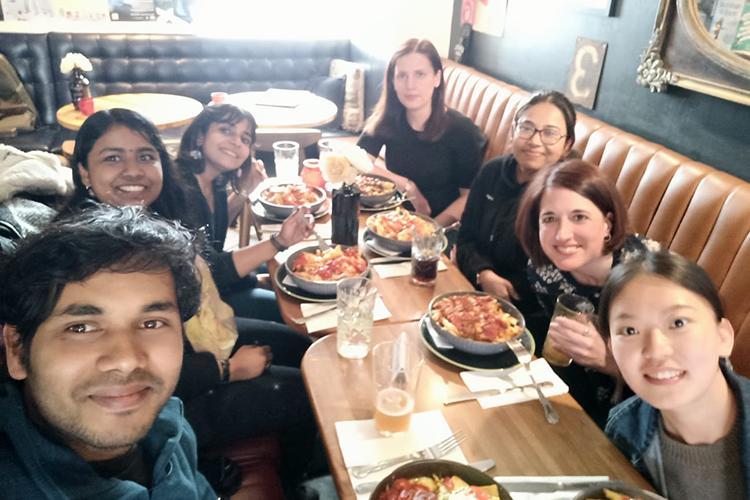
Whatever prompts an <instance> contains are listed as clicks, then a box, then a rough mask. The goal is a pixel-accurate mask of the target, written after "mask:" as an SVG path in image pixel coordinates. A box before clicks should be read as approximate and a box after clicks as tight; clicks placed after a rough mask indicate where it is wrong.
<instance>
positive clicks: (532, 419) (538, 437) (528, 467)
mask: <svg viewBox="0 0 750 500" xmlns="http://www.w3.org/2000/svg"><path fill="white" fill-rule="evenodd" d="M418 329H419V326H418V323H417V322H408V323H401V324H385V325H377V326H375V327H374V328H373V342H374V343H377V342H382V341H386V340H392V339H394V338H395V337H396V336H397V335H398V334H399V333H400V332H402V331H405V332H406V333H407V335H409V336H417V335H420V333H419V331H418ZM425 356H426V363H425V365H424V367H423V369H422V373H421V376H420V380H419V386H418V389H417V397H416V406H415V411H426V410H439V411H441V412H442V414H443V416H444V417H445V419H446V421H447V422H448V424H449V426H450V427H451V429H452V430H453V431H454V432H455V431H457V430H459V429H461V430H463V431H464V432H465V433H466V434H467V438H466V440H465V441H464V442H463V443H461V445H460V446H461V451H462V452H463V453H464V455H465V457H466V459H467V460H468V461H470V462H471V461H477V460H481V459H485V458H491V459H493V460H494V461H495V464H496V465H495V468H494V469H493V470H492V471H491V472H490V474H491V475H493V476H580V475H583V476H592V475H601V476H609V477H610V478H611V479H618V480H623V481H625V482H628V483H631V484H633V485H636V486H639V487H641V488H645V489H649V490H651V489H652V488H651V486H650V485H649V483H648V482H647V481H646V480H645V479H644V478H643V477H642V476H641V475H640V474H639V473H638V472H637V471H636V470H635V469H634V468H633V467H632V466H631V465H630V463H629V462H628V461H627V460H626V459H625V457H624V456H623V455H622V454H621V453H620V452H619V451H618V450H617V448H616V447H615V446H614V445H613V444H612V443H611V442H610V441H609V440H608V439H607V437H606V436H605V435H604V433H602V431H601V430H600V429H599V428H598V427H597V426H596V424H595V423H594V422H593V421H592V420H591V419H590V418H589V417H588V416H587V415H586V413H585V412H584V411H583V410H582V409H581V407H580V406H579V405H578V403H576V401H575V400H574V399H573V398H572V397H571V396H570V395H568V394H565V395H561V396H556V397H553V398H551V401H552V404H553V405H554V407H555V409H556V410H557V412H558V413H559V415H560V422H559V423H558V424H555V425H552V424H548V423H547V421H546V420H545V418H544V412H543V411H542V408H541V405H540V404H539V402H538V401H537V400H532V401H527V402H525V403H519V404H514V405H508V406H500V407H495V408H490V409H486V410H483V409H482V408H481V407H480V406H479V404H478V403H477V402H476V401H470V402H464V403H459V404H454V405H450V406H443V404H442V401H443V399H444V398H445V394H446V388H447V384H448V383H454V384H461V383H462V382H461V379H460V376H459V369H458V368H456V367H454V366H452V365H450V364H448V363H446V362H444V361H442V360H440V359H438V358H436V357H435V356H433V355H431V354H430V353H426V354H425ZM302 375H303V377H304V380H305V384H306V386H307V392H308V394H309V397H310V402H311V404H312V407H313V410H314V413H315V416H316V419H317V423H318V427H319V429H320V432H321V435H322V439H323V444H324V446H325V449H326V452H327V454H328V460H329V465H330V469H331V473H332V476H333V480H334V482H335V485H336V489H337V491H338V494H339V497H340V498H342V499H344V500H347V499H354V498H356V496H355V493H354V491H353V489H352V484H351V482H350V479H349V475H348V472H347V469H346V466H345V465H344V459H343V456H342V454H341V449H340V447H339V442H338V437H337V434H336V429H335V423H336V422H338V421H346V420H366V419H371V418H372V416H373V399H374V387H373V380H372V367H371V356H368V357H367V358H365V359H363V360H349V359H344V358H342V357H340V356H338V355H337V353H336V337H335V335H329V336H327V337H323V338H320V339H318V340H317V341H316V342H315V343H314V344H313V345H312V346H311V347H310V348H309V349H308V351H307V353H306V354H305V357H304V359H303V360H302Z"/></svg>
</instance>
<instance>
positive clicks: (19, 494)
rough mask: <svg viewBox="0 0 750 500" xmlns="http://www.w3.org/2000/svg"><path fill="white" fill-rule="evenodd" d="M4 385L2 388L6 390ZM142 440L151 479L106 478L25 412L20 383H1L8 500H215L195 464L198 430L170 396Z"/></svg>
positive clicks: (1, 463)
mask: <svg viewBox="0 0 750 500" xmlns="http://www.w3.org/2000/svg"><path fill="white" fill-rule="evenodd" d="M3 389H4V391H3ZM140 444H141V445H142V446H143V450H144V452H145V453H146V455H147V456H149V457H156V458H155V460H154V469H153V484H152V487H151V489H147V488H145V487H143V486H141V485H140V484H137V483H135V482H133V481H123V480H120V479H105V478H102V477H101V476H99V475H97V474H96V472H94V469H93V468H92V467H91V466H90V465H89V464H88V463H86V462H85V461H84V460H83V459H82V458H81V457H79V456H78V455H77V454H76V453H75V452H74V451H73V450H71V449H70V448H68V447H66V446H64V445H60V444H57V443H55V442H52V441H50V440H49V439H47V438H46V437H44V436H43V435H42V434H41V433H40V432H39V431H38V429H37V428H36V426H35V425H33V424H32V423H31V421H30V420H29V419H28V418H27V416H26V411H25V410H24V403H23V397H22V396H21V393H20V391H19V389H18V387H16V384H14V383H11V382H7V383H5V384H4V385H0V496H2V498H7V499H9V500H10V499H28V498H33V499H45V498H46V499H55V500H59V499H67V498H70V499H104V500H109V499H113V500H114V499H117V500H136V499H137V500H140V499H150V498H152V499H159V500H192V499H201V500H207V499H211V500H216V498H217V495H216V494H215V493H214V492H213V490H212V489H211V486H209V484H208V482H207V481H206V479H205V478H204V477H203V475H201V474H200V473H199V472H198V471H197V469H196V462H197V455H196V443H195V434H193V430H192V429H191V428H190V426H189V425H188V423H187V421H186V420H185V418H184V417H183V416H182V402H181V401H180V400H179V399H176V398H171V399H170V400H169V401H168V402H167V404H166V405H165V406H164V408H163V409H162V410H161V412H160V413H159V415H158V416H157V417H156V421H155V422H154V425H153V426H152V427H151V430H150V431H149V433H148V434H147V435H146V437H144V438H143V439H142V440H141V442H140Z"/></svg>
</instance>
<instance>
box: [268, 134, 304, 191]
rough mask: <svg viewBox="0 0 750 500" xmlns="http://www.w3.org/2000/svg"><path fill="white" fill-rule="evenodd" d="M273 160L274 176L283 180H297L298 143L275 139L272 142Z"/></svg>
mask: <svg viewBox="0 0 750 500" xmlns="http://www.w3.org/2000/svg"><path fill="white" fill-rule="evenodd" d="M273 162H274V164H275V166H276V177H278V178H279V179H281V180H284V181H290V182H293V181H296V180H299V143H297V142H294V141H276V142H274V143H273Z"/></svg>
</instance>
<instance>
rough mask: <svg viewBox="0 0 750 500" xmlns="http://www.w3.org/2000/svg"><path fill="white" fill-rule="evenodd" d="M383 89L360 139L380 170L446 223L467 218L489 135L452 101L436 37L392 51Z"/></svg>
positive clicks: (419, 206) (414, 201) (420, 206)
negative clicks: (467, 206)
mask: <svg viewBox="0 0 750 500" xmlns="http://www.w3.org/2000/svg"><path fill="white" fill-rule="evenodd" d="M384 80H385V81H384V82H383V93H382V94H381V96H380V100H379V101H378V104H377V105H376V106H375V111H374V112H373V114H372V116H371V117H370V119H369V120H368V121H367V124H366V125H365V130H364V132H363V134H362V136H361V137H360V138H359V141H358V143H357V144H358V145H359V146H361V147H362V149H364V150H365V151H367V153H368V154H370V155H371V156H372V157H373V158H376V157H377V156H378V154H379V153H380V151H381V149H382V148H383V147H385V165H382V164H380V165H378V162H376V163H375V167H376V168H375V171H376V173H378V174H381V175H384V176H386V177H388V178H390V179H391V180H393V182H395V184H396V186H397V187H398V189H399V190H400V191H401V192H402V193H404V195H405V196H406V197H407V198H409V200H410V201H411V204H412V205H413V206H414V209H415V210H416V211H417V212H419V213H422V214H426V215H429V216H431V217H434V218H435V220H436V221H437V222H438V223H439V224H441V225H443V226H445V225H448V224H450V223H452V222H455V221H457V220H459V219H460V218H461V213H462V212H463V210H464V205H465V204H466V197H467V196H468V192H469V187H470V186H471V182H472V180H473V179H474V177H475V176H476V175H477V172H478V171H479V167H480V165H481V163H482V154H483V151H484V146H485V145H486V139H485V137H484V135H482V132H481V131H480V130H479V128H478V127H477V126H476V125H474V123H473V122H472V121H471V120H470V119H468V118H467V117H465V116H463V115H462V114H461V113H459V112H457V111H455V110H452V109H448V108H447V106H446V105H445V79H444V78H443V64H442V62H441V60H440V55H439V54H438V51H437V49H435V46H434V45H433V44H432V43H431V42H430V41H429V40H419V39H416V38H412V39H410V40H407V41H406V42H405V43H404V44H403V45H402V46H401V48H400V49H399V50H397V51H396V53H395V54H393V56H392V57H391V60H390V62H389V63H388V67H387V69H386V72H385V79H384Z"/></svg>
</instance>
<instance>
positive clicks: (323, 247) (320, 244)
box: [312, 229, 331, 252]
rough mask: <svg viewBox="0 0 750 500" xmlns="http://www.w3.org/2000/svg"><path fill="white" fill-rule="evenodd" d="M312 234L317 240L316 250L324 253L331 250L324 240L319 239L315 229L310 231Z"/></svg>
mask: <svg viewBox="0 0 750 500" xmlns="http://www.w3.org/2000/svg"><path fill="white" fill-rule="evenodd" d="M312 234H313V236H315V238H316V239H317V240H318V248H320V251H321V252H325V251H326V250H329V249H330V248H331V245H329V244H328V243H327V242H326V240H324V239H323V238H321V236H320V234H318V232H317V231H316V230H315V229H313V230H312Z"/></svg>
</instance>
